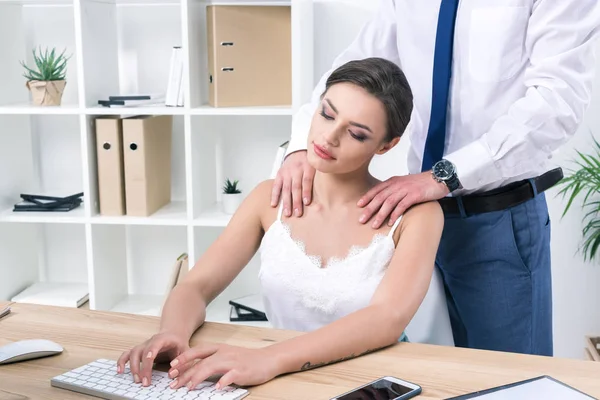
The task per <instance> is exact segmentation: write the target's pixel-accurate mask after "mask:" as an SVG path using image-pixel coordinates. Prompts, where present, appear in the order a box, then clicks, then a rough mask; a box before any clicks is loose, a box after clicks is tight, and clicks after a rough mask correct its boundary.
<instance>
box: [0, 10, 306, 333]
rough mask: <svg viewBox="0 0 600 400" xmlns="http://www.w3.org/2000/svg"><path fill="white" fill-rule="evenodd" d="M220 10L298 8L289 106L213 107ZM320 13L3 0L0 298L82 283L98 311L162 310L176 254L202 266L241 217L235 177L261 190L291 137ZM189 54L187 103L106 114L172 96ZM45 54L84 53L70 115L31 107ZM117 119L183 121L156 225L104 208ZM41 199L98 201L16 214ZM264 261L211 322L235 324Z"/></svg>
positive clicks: (72, 86) (76, 64)
mask: <svg viewBox="0 0 600 400" xmlns="http://www.w3.org/2000/svg"><path fill="white" fill-rule="evenodd" d="M208 4H243V5H253V6H257V7H267V6H272V5H286V6H289V7H291V15H292V87H293V96H292V97H293V100H292V104H291V105H290V106H289V107H236V108H213V107H210V106H208V105H207V103H208V101H207V100H208V82H207V76H208V73H207V70H208V69H207V54H206V51H207V50H206V49H207V45H206V11H205V9H206V6H207V5H208ZM312 10H313V4H312V0H288V1H273V0H263V1H244V0H237V1H235V0H233V1H207V0H125V1H121V0H117V1H115V0H0V54H2V57H0V277H1V279H0V299H2V300H6V299H10V298H11V297H12V296H14V295H15V294H17V293H18V292H20V291H21V290H22V289H24V288H25V287H27V286H28V285H30V284H31V283H33V282H35V281H56V282H63V281H64V282H80V283H86V284H87V285H88V286H89V292H90V301H89V307H90V308H91V309H96V310H115V311H125V312H131V313H139V314H153V315H156V313H157V312H158V310H159V308H160V306H161V304H162V301H163V300H164V296H165V294H166V287H165V282H166V281H167V278H168V276H169V274H170V272H171V267H172V265H173V263H174V262H175V259H176V258H177V257H178V256H179V255H180V254H181V253H183V252H187V253H188V255H189V257H190V264H191V265H193V263H194V261H195V260H197V259H198V258H199V257H200V255H201V254H202V252H203V251H205V250H206V248H207V247H208V246H209V245H210V244H211V243H212V242H213V241H214V240H215V239H216V237H217V236H218V235H219V234H220V232H222V230H223V228H224V227H225V226H226V225H227V223H228V221H229V216H227V215H225V214H223V213H221V212H220V206H219V201H220V188H221V185H222V182H223V180H224V179H225V178H226V177H229V178H233V179H239V180H240V184H241V187H242V189H243V190H244V193H246V194H247V193H248V192H249V191H250V190H251V189H252V188H253V187H254V186H255V185H256V184H258V183H259V182H260V181H262V180H264V179H267V178H268V177H269V174H270V171H271V167H272V163H273V160H274V157H275V154H276V151H277V147H278V146H279V145H280V144H281V143H282V142H283V141H285V140H287V139H289V136H290V126H291V120H292V115H293V113H294V112H295V110H296V109H297V108H298V107H299V106H300V105H301V104H302V103H304V102H305V101H306V100H307V99H308V98H309V96H310V93H311V91H312V87H313V24H312V21H313V11H312ZM273 34H277V32H274V33H273ZM177 45H180V46H182V48H183V50H184V60H185V62H184V87H185V96H184V97H185V106H184V107H160V106H159V107H145V108H139V107H138V108H102V107H99V106H97V100H98V99H101V98H106V97H107V96H108V95H111V94H116V93H133V92H153V93H154V92H165V91H166V83H167V76H168V73H169V62H170V54H171V48H172V47H173V46H177ZM38 46H42V47H46V46H48V47H57V48H59V49H62V48H66V49H67V53H69V54H71V58H70V60H69V64H68V72H67V86H66V89H65V93H64V96H63V104H62V105H61V106H59V107H35V106H32V105H30V99H29V92H28V90H27V88H26V87H25V79H24V78H23V77H22V72H23V71H22V67H21V65H20V64H19V61H20V60H25V61H26V62H28V63H31V59H32V56H31V54H32V53H31V52H32V49H33V48H35V47H38ZM265 85H268V82H265ZM105 114H121V115H161V114H169V115H173V116H174V124H173V146H172V148H173V150H172V156H173V157H172V160H173V161H172V190H171V193H172V202H171V203H170V204H169V205H167V206H165V207H163V208H162V209H160V210H159V211H158V212H156V213H155V214H153V215H151V216H149V217H145V218H140V217H130V216H123V217H107V216H102V215H99V213H98V189H97V168H96V154H95V152H96V149H95V132H94V119H95V117H96V116H99V115H105ZM41 192H49V193H75V192H84V203H83V204H82V205H81V206H80V208H78V209H75V210H73V211H70V212H64V213H60V212H57V213H43V212H33V213H29V212H27V213H17V212H13V211H12V207H13V205H14V203H16V202H17V201H19V195H20V194H21V193H41ZM257 259H258V257H255V259H254V260H253V261H252V262H251V263H250V264H249V265H248V266H247V267H246V269H245V270H244V271H243V272H242V273H241V274H240V276H238V277H237V278H236V280H235V281H234V282H233V283H232V285H230V287H228V288H227V290H225V292H224V293H222V294H221V296H219V298H217V300H215V302H214V303H213V304H211V305H210V307H209V310H208V320H213V321H221V322H226V321H227V320H228V316H229V307H228V304H227V301H228V300H229V299H232V298H236V297H240V296H244V295H247V294H251V293H255V292H256V291H257V290H258V282H257V270H258V269H257V268H258V264H257ZM251 324H252V323H251ZM259 325H260V324H259Z"/></svg>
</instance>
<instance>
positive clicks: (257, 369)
mask: <svg viewBox="0 0 600 400" xmlns="http://www.w3.org/2000/svg"><path fill="white" fill-rule="evenodd" d="M213 375H222V377H221V378H220V380H219V381H218V382H217V385H216V387H217V389H221V388H224V387H226V386H229V385H231V384H236V385H239V386H254V385H260V384H261V383H265V382H267V381H270V380H271V379H273V378H274V377H276V376H277V375H279V372H278V368H277V364H276V361H275V358H274V357H272V356H271V355H268V354H267V351H266V350H265V349H248V348H244V347H236V346H229V345H224V344H212V343H211V344H209V343H207V344H202V345H199V346H196V347H193V348H192V349H190V350H188V351H186V352H184V353H182V354H180V355H179V356H178V357H177V358H175V359H174V360H173V361H172V362H171V369H170V370H169V377H170V378H173V379H174V380H173V382H172V383H171V388H173V389H178V388H180V387H183V386H187V387H188V388H189V389H193V388H195V387H196V386H197V385H198V384H200V383H202V382H203V381H205V380H206V379H207V378H209V377H210V376H213Z"/></svg>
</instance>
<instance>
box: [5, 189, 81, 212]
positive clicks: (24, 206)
mask: <svg viewBox="0 0 600 400" xmlns="http://www.w3.org/2000/svg"><path fill="white" fill-rule="evenodd" d="M82 196H83V192H81V193H75V194H72V195H69V196H65V197H57V196H47V195H38V194H27V193H22V194H21V199H22V201H20V202H19V203H16V204H15V205H14V207H13V211H18V212H24V211H38V212H39V211H45V212H56V211H62V212H64V211H71V210H72V209H74V208H77V207H79V205H80V204H81V203H82V202H83V200H82V199H81V197H82Z"/></svg>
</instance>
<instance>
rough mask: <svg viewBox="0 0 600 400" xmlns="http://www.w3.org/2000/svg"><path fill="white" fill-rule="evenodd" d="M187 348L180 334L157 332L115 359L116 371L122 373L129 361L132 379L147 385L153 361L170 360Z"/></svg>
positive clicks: (186, 343) (187, 344)
mask: <svg viewBox="0 0 600 400" xmlns="http://www.w3.org/2000/svg"><path fill="white" fill-rule="evenodd" d="M189 348H190V346H189V343H188V340H187V339H185V338H183V337H182V336H179V335H176V334H174V333H169V332H163V333H158V334H156V335H154V336H152V337H151V338H150V339H148V340H146V341H145V342H144V343H142V344H140V345H138V346H135V347H134V348H133V349H131V350H128V351H125V352H123V354H121V357H119V360H118V361H117V373H119V374H121V373H123V371H124V370H125V363H126V362H127V361H129V369H130V370H131V374H132V375H133V380H134V381H135V382H136V383H140V382H142V385H143V386H148V385H149V384H150V382H151V379H152V367H153V365H154V362H155V361H156V362H158V363H163V362H167V361H171V360H173V359H175V357H177V356H179V355H180V354H182V353H183V352H185V351H186V350H189ZM140 364H141V365H140Z"/></svg>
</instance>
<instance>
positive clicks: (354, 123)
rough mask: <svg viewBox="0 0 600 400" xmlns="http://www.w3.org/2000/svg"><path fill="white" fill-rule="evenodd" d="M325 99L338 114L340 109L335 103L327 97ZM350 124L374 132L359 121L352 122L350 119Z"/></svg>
mask: <svg viewBox="0 0 600 400" xmlns="http://www.w3.org/2000/svg"><path fill="white" fill-rule="evenodd" d="M325 101H326V102H327V104H329V107H331V109H332V110H333V111H334V112H335V113H336V114H337V113H338V110H337V108H335V106H334V105H333V103H331V101H330V100H329V99H325ZM350 125H354V126H356V127H357V128H362V129H364V130H367V131H369V132H371V133H373V131H372V130H371V128H369V127H368V126H367V125H363V124H359V123H358V122H352V121H350Z"/></svg>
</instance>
